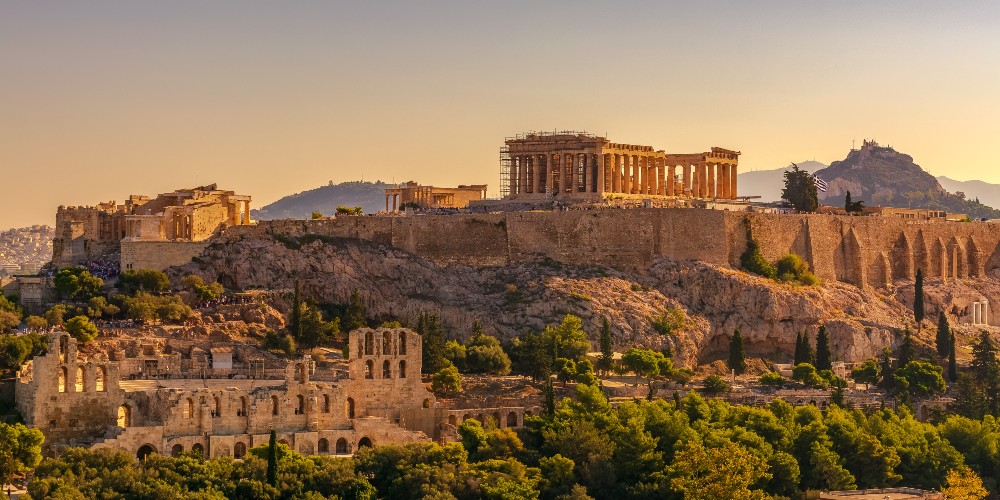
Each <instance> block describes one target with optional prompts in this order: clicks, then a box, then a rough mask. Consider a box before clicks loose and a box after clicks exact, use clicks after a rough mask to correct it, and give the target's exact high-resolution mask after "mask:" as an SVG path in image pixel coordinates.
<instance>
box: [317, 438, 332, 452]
mask: <svg viewBox="0 0 1000 500" xmlns="http://www.w3.org/2000/svg"><path fill="white" fill-rule="evenodd" d="M316 451H318V452H319V453H324V454H325V453H330V442H329V441H327V440H326V438H320V439H319V441H318V442H317V443H316Z"/></svg>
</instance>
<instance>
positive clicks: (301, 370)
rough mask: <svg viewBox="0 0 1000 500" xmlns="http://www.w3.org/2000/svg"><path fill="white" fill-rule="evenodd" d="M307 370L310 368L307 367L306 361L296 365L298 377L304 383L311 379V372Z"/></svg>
mask: <svg viewBox="0 0 1000 500" xmlns="http://www.w3.org/2000/svg"><path fill="white" fill-rule="evenodd" d="M307 370H308V368H306V364H305V363H299V364H298V365H296V371H297V372H298V373H296V379H297V380H298V381H299V383H300V384H304V383H306V381H308V380H309V372H308V371H307Z"/></svg>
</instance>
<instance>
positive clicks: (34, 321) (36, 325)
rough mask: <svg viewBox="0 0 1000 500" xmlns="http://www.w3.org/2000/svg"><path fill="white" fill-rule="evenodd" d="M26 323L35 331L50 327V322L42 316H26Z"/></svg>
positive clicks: (29, 328)
mask: <svg viewBox="0 0 1000 500" xmlns="http://www.w3.org/2000/svg"><path fill="white" fill-rule="evenodd" d="M24 324H25V326H27V327H28V330H30V331H33V332H41V331H43V330H45V329H46V328H48V327H49V322H48V321H46V320H45V318H43V317H41V316H28V317H27V318H24Z"/></svg>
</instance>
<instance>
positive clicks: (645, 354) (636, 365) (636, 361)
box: [622, 348, 662, 385]
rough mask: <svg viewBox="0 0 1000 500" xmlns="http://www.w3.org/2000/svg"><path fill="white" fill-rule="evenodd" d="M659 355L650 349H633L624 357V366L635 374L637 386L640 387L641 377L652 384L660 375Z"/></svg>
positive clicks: (626, 352)
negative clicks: (654, 378)
mask: <svg viewBox="0 0 1000 500" xmlns="http://www.w3.org/2000/svg"><path fill="white" fill-rule="evenodd" d="M658 354H659V353H657V352H654V351H651V350H649V349H636V348H632V349H629V350H628V351H625V354H624V355H622V364H623V365H625V367H626V368H628V369H629V370H630V371H631V372H632V373H634V374H635V376H636V380H635V384H636V385H639V377H645V378H646V379H647V380H649V383H650V384H652V383H653V382H652V379H653V377H656V376H657V375H659V374H660V364H659V359H658V356H657V355H658ZM660 356H662V355H660Z"/></svg>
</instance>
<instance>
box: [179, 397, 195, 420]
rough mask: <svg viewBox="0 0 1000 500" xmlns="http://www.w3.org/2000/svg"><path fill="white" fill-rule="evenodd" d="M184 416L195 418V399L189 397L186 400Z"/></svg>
mask: <svg viewBox="0 0 1000 500" xmlns="http://www.w3.org/2000/svg"><path fill="white" fill-rule="evenodd" d="M182 416H183V417H184V418H194V400H193V399H191V398H187V400H186V401H184V409H183V413H182Z"/></svg>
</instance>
